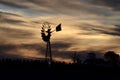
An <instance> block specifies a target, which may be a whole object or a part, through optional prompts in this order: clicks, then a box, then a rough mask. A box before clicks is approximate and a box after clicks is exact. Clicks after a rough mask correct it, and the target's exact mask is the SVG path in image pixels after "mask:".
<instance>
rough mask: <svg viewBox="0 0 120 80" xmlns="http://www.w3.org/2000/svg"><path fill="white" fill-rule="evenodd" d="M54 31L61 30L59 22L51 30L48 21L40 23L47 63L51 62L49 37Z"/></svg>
mask: <svg viewBox="0 0 120 80" xmlns="http://www.w3.org/2000/svg"><path fill="white" fill-rule="evenodd" d="M54 31H56V32H57V31H61V24H59V25H57V26H56V29H55V30H53V31H52V30H51V25H50V23H48V22H45V23H43V24H42V29H41V37H42V39H43V41H44V42H46V53H45V60H46V61H47V62H48V63H51V62H52V52H51V43H50V38H51V33H52V32H54Z"/></svg>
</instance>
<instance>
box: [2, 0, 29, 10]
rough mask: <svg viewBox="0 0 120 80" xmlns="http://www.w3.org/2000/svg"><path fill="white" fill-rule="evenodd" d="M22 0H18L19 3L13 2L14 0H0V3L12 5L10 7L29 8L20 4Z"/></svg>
mask: <svg viewBox="0 0 120 80" xmlns="http://www.w3.org/2000/svg"><path fill="white" fill-rule="evenodd" d="M21 3H22V2H21V1H20V4H19V3H15V1H9V0H0V4H3V5H6V6H9V7H12V8H20V9H25V8H29V7H27V6H26V5H22V4H21Z"/></svg>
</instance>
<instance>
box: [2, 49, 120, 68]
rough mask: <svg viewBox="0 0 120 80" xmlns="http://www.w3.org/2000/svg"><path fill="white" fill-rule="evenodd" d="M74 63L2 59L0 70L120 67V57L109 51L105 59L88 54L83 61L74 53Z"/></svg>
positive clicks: (92, 53) (72, 57) (72, 56)
mask: <svg viewBox="0 0 120 80" xmlns="http://www.w3.org/2000/svg"><path fill="white" fill-rule="evenodd" d="M70 58H71V59H72V61H73V62H72V63H65V62H58V61H52V62H51V64H49V62H47V61H44V60H28V59H7V58H6V59H0V68H37V69H46V68H52V69H57V68H58V69H65V70H67V69H72V70H74V69H79V68H80V67H82V66H84V67H88V66H89V67H90V66H92V67H93V66H95V67H107V68H109V67H111V68H112V67H119V68H120V56H119V55H118V54H116V53H115V52H114V51H108V52H106V53H105V54H104V58H97V57H96V54H95V53H94V52H89V53H87V58H86V59H85V60H84V61H82V60H81V57H80V54H77V53H74V54H72V55H70Z"/></svg>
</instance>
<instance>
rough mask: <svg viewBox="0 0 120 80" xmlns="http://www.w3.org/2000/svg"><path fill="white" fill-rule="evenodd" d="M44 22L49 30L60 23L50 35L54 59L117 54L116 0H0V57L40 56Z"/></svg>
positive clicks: (119, 10)
mask: <svg viewBox="0 0 120 80" xmlns="http://www.w3.org/2000/svg"><path fill="white" fill-rule="evenodd" d="M44 22H49V23H50V24H51V27H52V30H54V29H55V27H56V26H57V25H58V24H59V23H61V24H62V31H60V32H53V33H52V36H51V46H52V52H53V57H54V59H55V60H59V61H69V59H68V57H67V56H68V55H69V54H68V53H73V52H82V51H99V52H106V51H115V52H116V53H117V54H120V45H119V44H120V0H0V56H1V58H3V57H11V56H12V57H15V58H16V57H17V58H44V55H45V47H46V43H45V42H44V41H43V40H42V38H41V33H40V31H41V27H42V24H43V23H44ZM65 54H66V55H65Z"/></svg>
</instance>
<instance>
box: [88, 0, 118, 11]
mask: <svg viewBox="0 0 120 80" xmlns="http://www.w3.org/2000/svg"><path fill="white" fill-rule="evenodd" d="M88 2H90V3H92V4H94V5H101V6H108V7H111V8H112V9H113V10H117V11H120V0H88Z"/></svg>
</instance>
